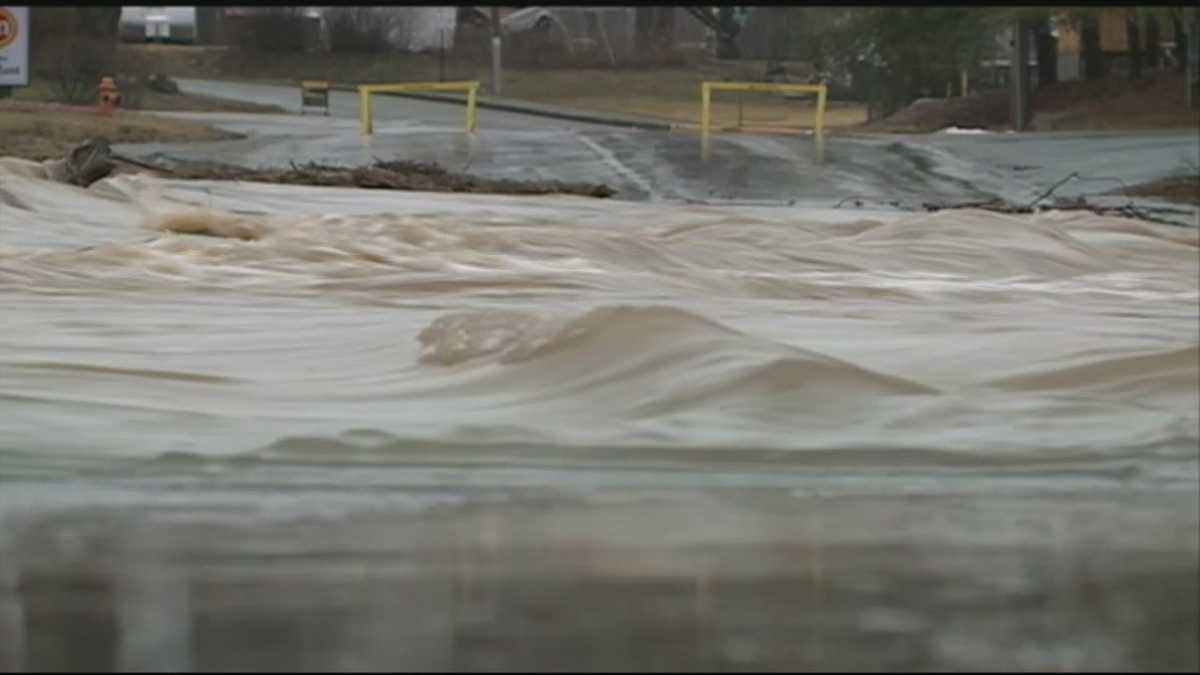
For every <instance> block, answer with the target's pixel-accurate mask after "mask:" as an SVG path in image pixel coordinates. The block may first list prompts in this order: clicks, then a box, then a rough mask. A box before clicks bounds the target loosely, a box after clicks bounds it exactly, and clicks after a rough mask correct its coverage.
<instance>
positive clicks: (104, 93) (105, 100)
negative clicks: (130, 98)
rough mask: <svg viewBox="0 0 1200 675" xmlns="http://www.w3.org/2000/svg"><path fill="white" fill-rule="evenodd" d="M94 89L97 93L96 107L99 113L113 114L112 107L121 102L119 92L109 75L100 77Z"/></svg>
mask: <svg viewBox="0 0 1200 675" xmlns="http://www.w3.org/2000/svg"><path fill="white" fill-rule="evenodd" d="M96 90H97V92H98V94H99V98H98V100H97V102H96V107H97V109H98V110H99V112H100V114H101V115H111V114H113V109H114V108H116V107H117V104H119V103H120V102H121V92H120V91H118V90H117V83H116V82H113V79H112V78H111V77H102V78H100V86H99V87H97V89H96Z"/></svg>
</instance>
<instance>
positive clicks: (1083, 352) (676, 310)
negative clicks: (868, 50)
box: [0, 174, 1200, 671]
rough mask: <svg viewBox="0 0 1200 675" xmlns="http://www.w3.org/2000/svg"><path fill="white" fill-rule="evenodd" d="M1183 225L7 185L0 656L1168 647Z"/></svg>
mask: <svg viewBox="0 0 1200 675" xmlns="http://www.w3.org/2000/svg"><path fill="white" fill-rule="evenodd" d="M1197 234H1198V233H1197V230H1195V229H1193V228H1185V227H1170V226H1161V225H1155V224H1149V223H1144V222H1137V221H1133V220H1126V219H1120V218H1107V217H1100V216H1096V215H1094V214H1090V213H1079V212H1076V213H1062V212H1046V213H1040V214H1032V215H1005V214H997V213H990V212H985V211H975V210H955V211H949V210H948V211H942V212H939V213H936V214H898V213H887V212H871V211H858V212H846V211H834V210H823V211H822V210H811V209H810V210H805V209H798V208H783V207H745V206H744V207H734V206H726V207H696V206H689V207H685V206H680V205H671V204H661V203H658V204H655V203H642V204H635V203H628V202H615V201H610V200H593V199H582V198H576V197H567V196H553V197H542V198H537V199H534V198H528V197H496V196H483V195H434V194H425V193H408V192H387V191H367V190H355V189H347V188H317V187H302V186H291V185H266V184H256V183H229V182H221V181H203V180H194V181H193V180H186V181H183V180H181V181H171V180H160V179H154V178H149V177H139V176H117V177H113V178H109V179H105V180H103V181H101V182H99V183H97V184H95V185H93V186H92V187H91V188H89V189H87V190H84V189H80V188H75V187H70V186H65V185H61V184H55V183H50V182H47V181H42V180H38V179H35V178H30V177H22V176H19V175H12V174H2V175H0V316H2V317H3V329H2V330H0V669H4V670H28V669H75V668H80V669H88V670H114V669H116V670H140V669H171V670H189V669H203V670H231V669H241V668H247V669H290V668H295V669H303V670H355V669H359V670H362V669H369V670H377V669H437V670H466V669H504V670H507V669H518V668H520V669H527V668H528V669H538V670H545V669H572V670H598V669H610V670H611V669H616V670H633V669H640V668H647V669H654V670H682V669H721V670H739V669H755V668H771V669H800V668H823V669H872V670H880V669H922V670H946V669H971V670H977V669H1010V668H1011V669H1022V670H1041V669H1068V670H1080V669H1126V668H1127V669H1139V670H1144V669H1165V670H1181V671H1187V670H1193V671H1194V670H1195V669H1196V668H1197V667H1198V665H1200V655H1198V648H1197V641H1196V635H1197V630H1198V629H1200V618H1198V616H1200V610H1198V608H1197V593H1198V591H1200V588H1198V581H1197V572H1198V564H1200V563H1198V551H1200V543H1198V541H1197V540H1198V537H1200V535H1198V534H1197V530H1198V528H1200V513H1198V509H1200V504H1198V500H1200V497H1198V494H1197V488H1198V485H1200V478H1198V475H1200V449H1198V443H1200V413H1198V409H1200V352H1198V345H1200V309H1198V304H1197V303H1198V302H1200V288H1198V285H1200V281H1198V278H1200V260H1198V251H1200V248H1198V245H1200V239H1198V237H1197Z"/></svg>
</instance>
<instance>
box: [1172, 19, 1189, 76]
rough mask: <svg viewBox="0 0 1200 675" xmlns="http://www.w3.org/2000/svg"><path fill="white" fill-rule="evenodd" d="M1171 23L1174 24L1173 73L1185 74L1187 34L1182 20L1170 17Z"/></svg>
mask: <svg viewBox="0 0 1200 675" xmlns="http://www.w3.org/2000/svg"><path fill="white" fill-rule="evenodd" d="M1171 22H1172V23H1174V24H1175V57H1176V58H1175V71H1176V72H1179V73H1186V72H1187V56H1188V34H1187V30H1185V28H1184V25H1183V20H1182V19H1180V18H1179V17H1177V16H1176V17H1172V19H1171Z"/></svg>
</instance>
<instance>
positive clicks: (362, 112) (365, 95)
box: [358, 87, 373, 136]
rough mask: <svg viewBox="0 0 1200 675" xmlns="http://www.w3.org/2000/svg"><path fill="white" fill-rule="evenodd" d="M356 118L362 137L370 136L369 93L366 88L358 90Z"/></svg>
mask: <svg viewBox="0 0 1200 675" xmlns="http://www.w3.org/2000/svg"><path fill="white" fill-rule="evenodd" d="M358 116H359V122H360V126H361V127H362V135H363V136H370V135H371V132H372V131H373V129H372V128H371V127H372V124H371V92H370V90H368V89H367V88H366V87H359V88H358Z"/></svg>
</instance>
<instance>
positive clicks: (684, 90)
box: [121, 45, 866, 128]
mask: <svg viewBox="0 0 1200 675" xmlns="http://www.w3.org/2000/svg"><path fill="white" fill-rule="evenodd" d="M121 49H132V50H139V51H142V52H144V56H146V57H149V58H151V59H153V61H154V62H155V63H156V64H157V66H156V68H157V69H158V70H161V71H163V72H166V73H167V74H168V75H170V76H172V77H184V78H186V77H194V78H200V79H216V80H241V81H255V82H262V83H271V84H281V85H289V86H299V82H300V81H301V80H328V81H331V82H339V83H347V84H364V83H386V82H421V81H436V80H438V79H439V75H440V74H441V75H444V79H446V80H478V81H480V82H483V83H485V86H486V83H487V82H488V81H489V80H490V71H489V66H487V65H478V64H473V63H469V62H465V61H462V60H459V59H456V58H455V57H453V56H451V55H448V56H447V59H446V62H445V64H444V68H443V69H441V70H439V63H438V58H437V56H436V55H428V54H398V53H397V54H385V55H358V54H289V55H288V56H287V57H286V58H279V57H278V56H270V55H253V54H247V53H243V52H240V51H238V50H236V49H232V48H228V47H187V46H174V45H122V46H121ZM764 71H765V64H762V63H746V62H739V63H725V62H702V63H699V64H697V65H695V66H691V67H671V68H622V69H614V68H547V69H536V70H519V69H511V68H507V69H505V72H504V98H509V99H517V100H521V101H529V102H533V103H543V104H548V105H556V106H563V107H568V108H574V109H577V110H584V111H594V112H600V113H617V114H630V115H637V116H640V117H649V118H656V119H661V120H666V121H670V122H682V123H687V124H698V123H699V121H700V83H701V82H703V81H705V80H754V79H760V78H761V76H762V74H763V72H764ZM485 95H486V94H485ZM737 119H738V103H737V95H736V94H722V95H718V96H717V97H715V98H714V101H713V122H714V124H715V125H718V126H731V125H734V124H735V123H736V122H737ZM825 119H826V122H825V123H826V126H829V127H837V126H848V125H855V124H859V123H861V122H864V121H865V120H866V108H865V107H864V106H862V105H859V104H856V103H849V102H843V101H830V102H829V104H828V108H827V110H826V118H825ZM742 121H743V124H745V125H746V126H778V127H794V128H811V127H812V125H813V106H812V100H811V99H785V98H784V97H782V96H780V95H776V94H746V95H745V98H744V105H743V106H742Z"/></svg>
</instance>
